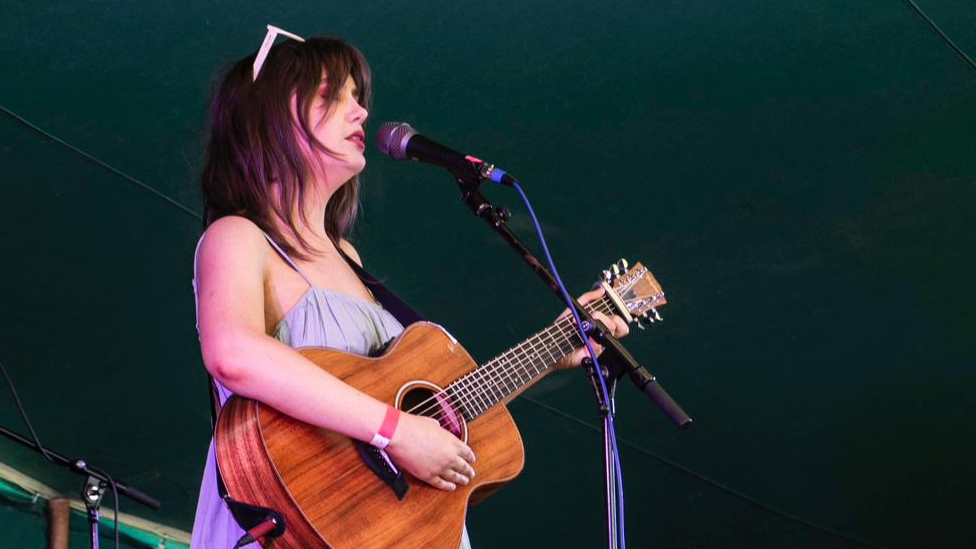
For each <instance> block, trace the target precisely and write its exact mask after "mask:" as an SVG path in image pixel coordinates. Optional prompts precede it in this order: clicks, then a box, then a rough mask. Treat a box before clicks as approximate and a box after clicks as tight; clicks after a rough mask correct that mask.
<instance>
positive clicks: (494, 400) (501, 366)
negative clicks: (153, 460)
mask: <svg viewBox="0 0 976 549" xmlns="http://www.w3.org/2000/svg"><path fill="white" fill-rule="evenodd" d="M608 273H609V274H608ZM601 284H602V285H603V287H604V288H605V289H606V295H604V296H603V297H602V298H601V299H599V300H597V301H594V302H592V303H589V304H587V305H586V308H587V309H588V310H589V311H599V312H602V313H604V314H607V315H614V314H617V315H620V316H621V317H623V318H624V319H625V320H627V321H628V322H637V323H638V325H640V320H641V318H643V319H646V320H650V321H652V322H653V320H654V319H655V318H657V319H658V320H660V316H658V313H657V309H656V307H659V306H662V305H664V304H665V303H666V301H665V298H664V293H663V291H662V290H661V287H660V285H659V284H658V283H657V281H656V280H655V279H654V276H653V275H652V274H651V273H650V272H649V271H648V270H647V269H646V268H644V267H643V266H642V265H641V264H640V263H638V264H636V265H634V267H633V268H630V269H629V270H628V269H627V265H626V262H625V261H623V260H621V261H620V262H618V263H617V264H616V265H614V266H613V267H612V270H611V271H604V281H603V282H602V283H601ZM641 327H642V326H641ZM580 345H582V340H581V339H580V336H579V335H578V332H577V331H576V328H575V323H574V322H573V320H572V318H571V317H567V318H562V319H559V320H558V321H556V322H555V323H553V324H552V325H550V326H549V327H548V328H546V329H544V330H542V331H540V332H538V333H536V334H535V335H533V336H532V337H530V338H528V339H526V340H525V341H523V342H522V343H520V344H518V345H516V346H514V347H512V348H511V349H509V350H507V351H505V352H504V353H502V354H500V355H498V356H497V357H495V358H493V359H491V360H490V361H488V362H486V363H485V364H483V365H481V366H478V365H477V364H476V363H475V362H474V360H473V359H472V358H471V356H470V355H469V354H468V353H467V351H465V350H464V348H463V347H461V345H460V344H459V343H458V342H457V341H456V340H455V339H454V338H453V337H451V336H450V334H448V333H447V332H446V331H445V330H444V329H443V328H441V327H440V326H437V325H436V324H431V323H428V322H421V323H416V324H412V325H410V326H408V327H407V328H406V329H405V330H404V331H403V333H402V334H400V335H399V336H398V337H397V338H396V339H394V340H393V341H392V342H391V344H390V345H389V346H388V347H387V349H386V350H385V351H384V353H383V354H382V356H379V357H363V356H358V355H353V354H349V353H345V352H342V351H336V350H333V349H311V348H307V349H302V350H301V351H300V352H301V353H302V354H303V355H304V356H305V357H306V358H308V359H310V360H311V361H312V362H314V363H316V364H317V365H318V366H320V367H321V368H323V369H325V370H326V371H328V372H329V373H331V374H332V375H334V376H336V377H338V378H339V379H342V380H343V381H345V382H346V383H348V384H350V385H352V386H353V387H356V388H358V389H359V390H361V391H363V392H364V393H366V394H368V395H370V396H372V397H374V398H376V399H378V400H380V401H383V402H387V403H389V404H391V405H393V406H395V407H397V408H398V409H400V410H403V411H405V412H410V413H414V414H420V415H427V416H429V417H434V418H436V419H438V420H439V421H440V423H441V425H442V426H443V427H444V428H445V429H447V430H449V431H451V432H452V433H454V434H455V435H456V436H458V437H459V438H461V439H462V440H464V441H465V442H466V443H467V444H468V445H470V446H471V448H472V449H473V450H474V452H475V454H476V455H477V456H478V461H477V462H476V463H475V464H474V467H475V470H476V472H477V475H476V476H475V477H474V478H473V479H472V481H471V483H470V484H468V485H467V486H458V487H457V490H456V491H453V492H447V491H443V490H438V489H436V488H433V487H431V486H430V485H428V484H427V483H425V482H423V481H421V480H418V479H415V478H413V477H411V476H410V475H409V474H408V473H405V472H403V471H400V470H398V468H397V467H396V464H395V463H393V462H392V461H390V460H389V458H388V456H386V454H385V452H381V451H379V450H376V449H375V448H373V447H372V446H368V445H365V444H363V443H358V442H357V441H353V440H351V439H349V438H347V437H345V436H342V435H338V434H336V433H333V432H331V431H327V430H324V429H320V428H317V427H313V426H311V425H308V424H306V423H303V422H300V421H298V420H296V419H293V418H291V417H290V416H287V415H285V414H282V413H281V412H278V411H277V410H275V409H273V408H271V407H269V406H266V405H263V404H261V403H259V402H257V401H255V400H251V399H247V398H243V397H239V396H233V397H231V398H230V399H228V400H227V402H226V404H225V405H224V407H223V409H222V410H221V412H220V416H219V418H218V420H217V426H216V433H215V435H214V436H215V441H216V452H217V462H218V465H219V467H220V471H221V474H222V476H223V479H224V483H225V485H226V486H227V490H228V493H229V494H230V496H231V497H232V498H234V499H236V500H238V501H243V502H247V503H250V504H253V505H259V506H262V507H268V508H272V509H275V510H277V511H278V512H279V513H280V514H281V515H282V517H283V518H284V519H285V523H286V525H287V528H286V532H285V533H284V535H282V536H281V537H279V538H275V539H273V540H266V539H264V538H262V539H261V540H259V541H260V542H261V543H262V546H263V547H275V548H282V549H311V548H331V549H383V548H397V549H456V548H457V546H458V544H459V543H460V539H461V532H462V527H463V525H464V517H465V514H466V512H467V507H468V505H469V503H470V504H474V503H477V502H479V501H481V500H483V499H484V498H486V497H487V496H489V495H490V494H492V493H493V492H494V491H495V490H497V489H498V488H500V487H501V486H502V485H504V484H505V483H507V482H509V481H511V480H512V479H513V478H515V476H516V475H518V474H519V472H520V471H521V470H522V465H523V461H524V451H523V448H522V440H521V437H520V436H519V432H518V429H517V428H516V427H515V422H514V421H513V419H512V416H511V415H510V414H509V412H508V410H507V409H506V408H505V402H506V401H507V399H508V398H511V397H512V396H513V395H514V394H515V393H516V392H517V391H519V390H520V389H522V388H524V387H527V386H528V385H530V384H532V383H534V382H536V381H538V380H539V379H541V378H542V377H543V376H545V375H546V374H547V373H549V371H550V369H551V366H552V365H554V364H555V363H556V362H558V361H559V360H560V359H561V358H563V357H565V356H566V355H567V354H569V353H570V352H572V351H573V349H575V348H577V347H579V346H580Z"/></svg>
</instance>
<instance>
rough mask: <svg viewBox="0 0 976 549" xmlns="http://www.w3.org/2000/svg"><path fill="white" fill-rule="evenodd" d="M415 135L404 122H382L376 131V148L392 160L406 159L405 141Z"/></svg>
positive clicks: (413, 130)
mask: <svg viewBox="0 0 976 549" xmlns="http://www.w3.org/2000/svg"><path fill="white" fill-rule="evenodd" d="M416 133H417V130H415V129H413V128H412V127H411V126H410V124H407V123H406V122H384V123H383V124H381V125H380V127H379V129H378V130H376V146H377V147H379V149H380V151H382V152H383V154H385V155H386V156H389V157H390V158H392V159H394V160H405V159H406V158H407V141H409V140H410V138H411V137H413V136H414V135H415V134H416Z"/></svg>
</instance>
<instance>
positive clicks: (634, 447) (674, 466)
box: [518, 395, 887, 549]
mask: <svg viewBox="0 0 976 549" xmlns="http://www.w3.org/2000/svg"><path fill="white" fill-rule="evenodd" d="M518 398H520V399H524V400H526V401H527V402H530V403H532V404H534V405H536V406H538V407H539V408H542V409H543V410H546V411H548V412H550V413H552V414H554V415H557V416H559V417H562V418H563V419H568V420H570V421H572V422H574V423H577V424H579V425H582V426H583V427H586V428H587V429H590V430H591V431H596V432H601V431H600V429H599V428H597V427H595V426H593V425H590V424H589V423H587V422H585V421H583V420H581V419H579V418H577V417H575V416H572V415H570V414H567V413H566V412H563V411H562V410H559V409H558V408H554V407H552V406H549V405H548V404H545V403H543V402H540V401H538V400H536V399H534V398H532V397H528V396H525V395H521V396H519V397H518ZM619 440H620V443H621V444H622V445H624V446H627V447H629V448H631V449H632V450H636V451H637V452H640V453H642V454H644V455H646V456H648V457H650V458H653V459H654V460H656V461H658V462H660V463H663V464H664V465H667V466H668V467H671V468H672V469H677V470H678V471H681V472H682V473H685V474H686V475H688V476H691V477H694V478H696V479H698V480H700V481H702V482H704V483H705V484H708V485H710V486H712V487H714V488H717V489H719V490H721V491H723V492H725V493H726V494H729V495H731V496H733V497H736V498H739V499H741V500H744V501H747V502H749V503H751V504H753V505H755V506H756V507H759V508H760V509H763V510H764V511H768V512H770V513H772V514H774V515H779V516H781V517H783V518H786V519H789V520H792V521H794V522H798V523H800V524H803V525H804V526H809V527H810V528H813V529H815V530H820V531H821V532H824V533H827V534H830V535H832V536H835V537H838V538H841V539H845V540H847V541H851V542H854V543H857V544H860V545H864V546H865V547H873V548H874V549H887V548H886V547H884V546H883V545H878V544H877V543H875V542H873V541H868V540H864V539H861V538H858V537H856V536H852V535H850V534H845V533H843V532H839V531H837V530H834V529H833V528H829V527H827V526H823V525H821V524H817V523H816V522H813V521H812V520H809V519H805V518H803V517H799V516H796V515H794V514H791V513H788V512H786V511H783V510H781V509H777V508H775V507H773V506H771V505H768V504H765V503H763V502H761V501H759V500H757V499H755V498H753V497H752V496H749V495H747V494H744V493H742V492H740V491H738V490H736V489H735V488H732V487H730V486H726V485H724V484H722V483H720V482H718V481H717V480H712V479H710V478H708V477H706V476H705V475H703V474H701V473H699V472H696V471H694V470H692V469H689V468H688V467H685V466H684V465H681V464H680V463H677V462H674V461H671V460H670V459H668V458H666V457H664V456H661V455H659V454H655V453H654V452H652V451H650V450H648V449H646V448H644V447H641V446H638V445H636V444H634V443H632V442H628V441H626V440H624V439H622V438H620V439H619Z"/></svg>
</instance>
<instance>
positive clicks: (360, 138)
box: [346, 130, 366, 149]
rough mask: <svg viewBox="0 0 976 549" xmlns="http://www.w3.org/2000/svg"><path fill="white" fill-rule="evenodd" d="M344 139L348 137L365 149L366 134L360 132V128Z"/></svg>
mask: <svg viewBox="0 0 976 549" xmlns="http://www.w3.org/2000/svg"><path fill="white" fill-rule="evenodd" d="M346 139H348V140H349V141H352V142H353V143H355V144H356V145H357V146H358V147H359V148H361V149H365V148H366V134H364V133H363V132H362V130H360V131H358V132H355V133H353V134H352V135H350V136H349V137H347V138H346Z"/></svg>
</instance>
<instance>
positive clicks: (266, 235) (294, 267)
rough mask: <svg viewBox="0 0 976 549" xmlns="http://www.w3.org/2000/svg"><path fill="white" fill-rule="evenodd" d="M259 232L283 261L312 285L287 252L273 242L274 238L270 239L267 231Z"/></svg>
mask: <svg viewBox="0 0 976 549" xmlns="http://www.w3.org/2000/svg"><path fill="white" fill-rule="evenodd" d="M261 234H263V235H264V238H266V239H268V243H269V244H271V247H272V248H274V249H275V250H276V251H277V252H278V255H280V256H281V259H284V260H285V263H287V264H288V265H290V266H291V268H292V269H295V272H296V273H298V275H299V276H301V277H302V278H303V279H305V282H307V283H308V285H309V286H314V284H312V281H311V280H309V279H308V277H307V276H305V273H303V272H302V270H301V269H299V268H298V265H296V264H295V262H294V261H292V260H291V258H290V257H288V254H286V253H285V251H284V250H282V249H281V246H279V245H278V243H277V242H275V241H274V240H271V237H270V236H268V233H266V232H264V231H261Z"/></svg>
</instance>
